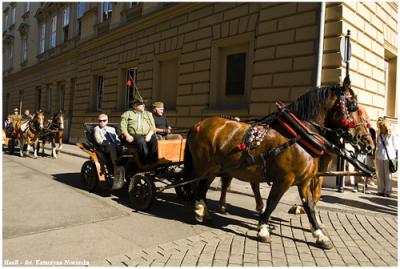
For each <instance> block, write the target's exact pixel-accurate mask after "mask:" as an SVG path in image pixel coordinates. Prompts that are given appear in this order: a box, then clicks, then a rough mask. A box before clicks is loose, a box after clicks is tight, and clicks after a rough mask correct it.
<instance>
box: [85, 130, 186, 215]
mask: <svg viewBox="0 0 400 269" xmlns="http://www.w3.org/2000/svg"><path fill="white" fill-rule="evenodd" d="M96 125H98V124H97V123H85V124H84V129H85V136H86V140H87V142H84V143H78V144H77V146H78V147H79V148H80V149H82V150H83V151H85V152H86V153H87V154H88V155H89V156H90V159H89V160H88V161H86V162H85V163H84V164H83V165H82V169H81V178H82V181H83V183H84V185H85V187H86V189H87V190H88V191H90V192H93V191H95V190H96V189H100V190H102V191H105V192H107V193H110V192H111V191H113V190H118V189H122V188H123V187H124V185H128V192H129V199H130V201H131V204H132V207H133V208H135V209H138V210H146V209H148V208H149V207H150V206H151V205H152V203H153V201H154V198H155V194H156V192H157V191H161V190H164V189H166V188H175V191H176V194H177V195H178V197H180V198H183V199H190V198H191V196H192V192H191V188H190V185H187V184H185V185H182V186H181V185H179V186H176V187H171V186H173V185H176V184H179V183H182V182H183V154H184V149H185V143H186V139H176V140H158V142H157V143H158V161H157V162H156V163H154V164H152V165H143V164H142V163H141V162H140V159H139V156H138V151H137V148H136V147H134V146H132V145H129V144H126V143H122V144H121V146H120V147H119V150H118V160H117V165H118V166H120V167H123V168H124V173H123V177H124V178H123V180H124V183H125V184H118V183H116V179H115V173H113V172H112V171H113V169H114V167H113V164H112V162H111V160H110V158H109V156H108V154H107V153H106V152H105V151H104V146H102V145H99V144H98V143H96V141H95V139H94V136H93V130H94V127H95V126H96ZM108 125H109V126H112V127H114V128H115V129H116V130H117V134H118V135H120V133H119V128H118V127H119V126H118V124H116V123H109V124H108ZM117 174H118V175H120V174H119V173H117Z"/></svg>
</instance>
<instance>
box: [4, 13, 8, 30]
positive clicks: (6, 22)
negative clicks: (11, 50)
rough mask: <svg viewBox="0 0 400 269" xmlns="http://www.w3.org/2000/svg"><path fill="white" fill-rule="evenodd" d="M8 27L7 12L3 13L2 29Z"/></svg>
mask: <svg viewBox="0 0 400 269" xmlns="http://www.w3.org/2000/svg"><path fill="white" fill-rule="evenodd" d="M7 28H8V13H6V14H5V15H4V30H7Z"/></svg>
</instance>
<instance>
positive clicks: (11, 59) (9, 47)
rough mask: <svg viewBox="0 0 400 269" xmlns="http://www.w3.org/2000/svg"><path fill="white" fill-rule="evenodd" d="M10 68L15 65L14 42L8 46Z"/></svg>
mask: <svg viewBox="0 0 400 269" xmlns="http://www.w3.org/2000/svg"><path fill="white" fill-rule="evenodd" d="M7 49H8V53H7V54H8V55H7V56H8V68H12V67H13V62H14V44H13V43H10V44H9V46H8V48H7Z"/></svg>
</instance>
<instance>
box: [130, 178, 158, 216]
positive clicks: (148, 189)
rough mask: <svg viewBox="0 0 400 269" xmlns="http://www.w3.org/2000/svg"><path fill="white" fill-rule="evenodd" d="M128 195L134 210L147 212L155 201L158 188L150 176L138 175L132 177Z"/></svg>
mask: <svg viewBox="0 0 400 269" xmlns="http://www.w3.org/2000/svg"><path fill="white" fill-rule="evenodd" d="M128 193H129V200H130V201H131V204H132V207H133V208H134V209H137V210H146V209H148V208H150V206H151V205H152V203H153V201H154V196H155V194H156V186H155V185H154V181H153V179H152V178H151V177H150V176H149V175H148V174H145V173H137V174H135V175H134V176H133V177H131V180H130V182H129V189H128Z"/></svg>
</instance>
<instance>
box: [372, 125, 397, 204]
mask: <svg viewBox="0 0 400 269" xmlns="http://www.w3.org/2000/svg"><path fill="white" fill-rule="evenodd" d="M377 127H378V135H377V139H376V140H377V141H376V142H377V143H376V144H377V145H376V168H377V173H378V195H380V196H386V197H390V194H391V192H392V174H391V173H390V171H389V159H390V160H393V159H397V149H398V146H397V141H396V137H395V135H394V134H391V131H390V128H389V126H388V124H387V122H386V120H385V119H384V118H378V122H377ZM383 143H384V144H383ZM388 155H389V158H388Z"/></svg>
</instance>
